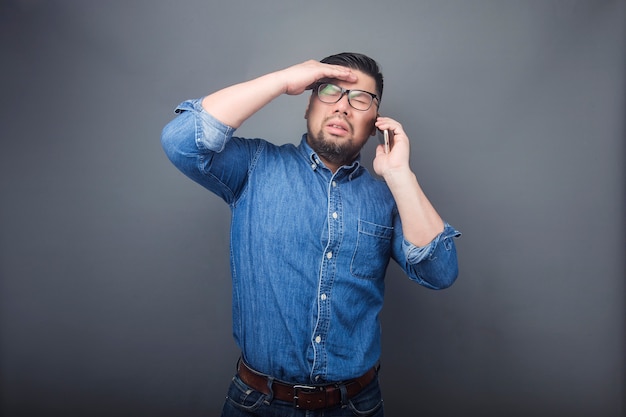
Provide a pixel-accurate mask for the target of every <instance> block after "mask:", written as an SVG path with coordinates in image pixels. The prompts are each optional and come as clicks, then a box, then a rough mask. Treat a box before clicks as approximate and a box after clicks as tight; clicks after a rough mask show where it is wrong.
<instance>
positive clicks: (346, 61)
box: [321, 52, 383, 102]
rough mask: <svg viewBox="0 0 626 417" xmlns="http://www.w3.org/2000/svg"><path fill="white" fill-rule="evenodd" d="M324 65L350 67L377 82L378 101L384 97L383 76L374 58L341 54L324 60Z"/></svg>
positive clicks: (350, 53)
mask: <svg viewBox="0 0 626 417" xmlns="http://www.w3.org/2000/svg"><path fill="white" fill-rule="evenodd" d="M321 62H323V63H324V64H331V65H341V66H342V67H348V68H352V69H355V70H359V71H361V72H363V73H365V74H367V75H369V76H371V77H372V78H374V80H375V81H376V94H377V95H378V101H379V102H380V100H381V99H382V97H383V74H382V72H381V71H380V68H379V66H378V63H377V62H376V61H374V60H373V59H372V58H370V57H368V56H367V55H364V54H359V53H356V52H341V53H339V54H335V55H330V56H327V57H326V58H324V59H322V60H321Z"/></svg>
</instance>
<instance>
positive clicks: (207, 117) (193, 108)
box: [161, 99, 250, 203]
mask: <svg viewBox="0 0 626 417" xmlns="http://www.w3.org/2000/svg"><path fill="white" fill-rule="evenodd" d="M175 111H176V113H177V114H178V115H177V116H176V117H175V118H174V119H172V120H171V121H170V122H169V123H167V125H165V127H164V128H163V131H162V133H161V145H162V147H163V150H164V151H165V154H166V155H167V157H168V158H169V160H170V161H171V162H172V164H173V165H174V166H175V167H176V168H178V169H179V170H180V171H181V172H182V173H183V174H185V175H186V176H187V177H189V178H191V179H192V180H194V181H195V182H197V183H199V184H200V185H202V186H203V187H205V188H207V189H209V190H210V191H212V192H214V193H215V194H217V195H219V196H220V197H222V198H223V199H224V200H225V201H227V202H229V203H230V202H232V201H233V199H234V198H235V194H236V193H237V191H238V190H239V189H240V188H241V187H242V184H243V182H244V180H245V177H246V173H247V163H246V161H247V160H248V159H249V153H250V152H249V150H248V149H247V148H246V147H245V146H231V145H232V144H233V142H235V139H238V138H233V133H234V132H235V129H234V128H232V127H230V126H228V125H225V124H224V123H222V122H220V121H219V120H217V119H216V118H215V117H213V116H212V115H211V114H209V113H207V112H206V111H205V110H204V108H203V107H202V100H201V99H195V100H187V101H184V102H182V103H181V104H179V105H178V106H177V107H176V110H175ZM239 142H241V143H246V141H244V140H239ZM234 161H240V162H241V163H235V162H234Z"/></svg>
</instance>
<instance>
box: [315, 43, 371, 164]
mask: <svg viewBox="0 0 626 417" xmlns="http://www.w3.org/2000/svg"><path fill="white" fill-rule="evenodd" d="M321 62H322V63H325V64H330V65H340V66H343V67H347V68H350V69H351V70H352V71H353V72H354V74H355V75H356V76H357V80H356V82H347V81H342V80H336V79H324V80H320V83H318V84H316V85H315V86H314V87H313V91H312V94H311V98H310V99H309V104H308V106H307V109H306V113H305V119H307V141H308V143H309V145H310V146H311V148H313V150H314V151H315V152H317V154H318V155H319V156H320V158H322V160H323V161H324V162H325V163H326V164H327V165H328V166H329V168H331V169H333V170H334V169H336V168H338V167H339V166H341V165H347V164H350V163H352V161H354V159H355V158H356V157H357V156H358V154H359V152H360V151H361V148H362V147H363V145H365V143H366V142H367V139H368V138H369V136H371V135H375V134H376V128H375V126H374V123H375V122H376V118H377V116H378V106H379V104H380V97H381V95H382V90H383V76H382V74H381V72H380V69H379V67H378V64H377V63H376V61H374V60H373V59H371V58H369V57H367V56H365V55H363V54H357V53H347V52H344V53H340V54H337V55H331V56H329V57H326V58H324V59H323V60H322V61H321ZM347 90H349V91H347ZM372 97H375V98H372ZM364 102H365V105H363V103H364ZM370 102H371V104H370ZM368 104H370V105H369V107H368Z"/></svg>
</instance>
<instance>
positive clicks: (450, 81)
mask: <svg viewBox="0 0 626 417" xmlns="http://www.w3.org/2000/svg"><path fill="white" fill-rule="evenodd" d="M625 16H626V14H625V5H624V2H623V1H608V0H587V1H575V0H571V1H557V0H546V1H539V0H537V1H533V0H529V1H495V0H494V1H483V0H475V1H465V0H458V1H441V0H431V1H421V0H420V1H413V0H411V1H409V0H406V1H400V0H389V1H384V2H382V1H376V2H375V1H361V0H359V1H357V0H346V1H335V2H329V1H315V2H313V1H309V2H304V1H286V0H285V1H276V0H275V1H256V2H252V1H251V2H243V1H240V0H235V1H228V2H216V1H200V0H195V1H192V0H189V1H178V2H174V1H165V0H158V1H147V0H146V1H126V0H116V1H107V2H84V1H82V0H80V1H79V0H74V1H44V0H28V1H27V0H22V1H17V0H12V1H7V0H3V1H1V2H0V55H1V56H2V61H3V63H2V66H1V67H2V76H1V78H0V79H1V81H0V82H1V86H2V88H1V92H2V94H0V103H1V105H2V112H1V113H0V114H1V115H0V126H1V128H0V132H1V135H2V137H1V138H2V148H1V149H2V150H1V152H0V192H1V194H0V198H1V204H0V273H1V275H0V278H1V280H0V414H2V416H11V417H13V416H15V417H18V416H48V415H64V416H79V415H81V416H82V415H89V416H111V415H115V416H140V415H151V416H183V415H184V416H211V415H216V414H217V413H218V410H219V409H220V408H221V404H222V401H223V398H224V395H225V390H226V388H227V385H228V382H229V380H230V377H231V376H232V373H233V371H234V364H235V360H236V358H237V356H238V352H237V349H236V347H235V345H234V343H233V341H232V338H231V330H230V326H231V319H230V277H229V264H228V228H229V212H228V208H227V207H226V205H225V204H224V203H222V202H221V200H219V199H218V198H217V197H215V196H213V195H211V194H209V193H208V192H205V191H204V190H203V189H202V188H201V187H199V186H197V185H196V184H194V183H192V182H191V181H189V180H187V179H186V178H184V177H183V176H182V174H179V173H178V172H177V171H176V169H175V168H174V167H173V166H171V165H170V164H169V162H168V161H167V160H166V158H165V156H164V154H163V152H162V150H161V147H160V142H159V136H160V131H161V128H162V127H163V125H165V123H167V121H169V120H170V119H171V118H172V117H173V112H172V111H173V108H174V106H175V105H176V104H178V103H179V102H180V101H182V100H184V99H187V98H195V97H199V96H202V95H204V94H206V93H208V92H211V91H214V90H216V89H218V88H221V87H224V86H226V85H229V84H232V83H235V82H239V81H243V80H246V79H249V78H252V77H255V76H258V75H261V74H263V73H266V72H269V71H273V70H276V69H280V68H283V67H286V66H288V65H291V64H294V63H297V62H300V61H303V60H306V59H309V58H316V59H320V58H322V57H324V56H326V55H328V54H331V53H335V52H340V51H344V50H354V51H360V52H365V53H367V54H370V55H371V56H373V57H375V58H376V59H377V60H378V61H379V62H380V63H381V64H382V67H383V71H384V73H385V77H386V90H385V97H384V100H383V103H382V108H381V112H382V113H384V114H388V115H390V116H393V117H395V118H397V119H398V120H399V121H401V122H402V123H403V125H404V127H405V130H406V131H407V132H408V133H409V136H410V137H411V139H412V141H413V144H414V146H413V148H412V166H413V167H414V170H415V171H416V173H417V175H418V177H419V179H420V181H421V183H422V185H423V187H424V188H425V190H426V192H427V193H428V195H429V196H430V198H431V199H432V200H433V202H434V204H435V205H436V206H437V207H438V209H439V211H440V212H441V214H442V215H443V216H444V217H445V218H446V219H447V220H448V221H450V222H451V223H452V224H453V225H454V226H456V227H457V228H459V229H460V230H462V231H463V233H464V235H463V237H462V238H461V239H460V240H458V241H457V243H458V248H459V256H460V266H461V274H460V277H459V280H458V281H457V283H456V284H455V285H454V286H453V287H452V288H450V289H448V290H446V291H443V292H433V291H429V290H426V289H424V288H421V287H419V286H417V285H414V284H412V283H411V282H409V281H408V280H407V279H406V278H405V277H403V276H402V275H401V274H400V273H399V270H398V268H397V267H395V266H391V267H390V269H389V274H388V279H387V281H388V284H387V288H388V293H387V298H386V305H385V309H384V315H383V326H384V328H383V333H384V334H383V345H384V346H383V349H384V353H383V361H382V363H383V369H382V377H381V378H382V384H383V392H384V394H385V399H386V404H387V411H388V415H390V416H401V415H424V416H452V415H455V416H456V415H459V416H473V415H481V416H502V415H506V416H620V415H624V390H625V384H624V369H625V366H624V356H625V354H624V351H625V337H624V335H625V326H624V313H625V311H624V306H625V297H624V271H625V262H624V258H625V257H624V249H625V240H624V226H625V225H624V212H625V211H624V202H625V199H624V196H625V187H624V185H625V182H624V173H625V170H624V166H625V165H624V162H625V161H624V159H625V156H624V91H625V88H624V78H625V75H624V74H625V63H626V59H625V53H624V50H625V48H624V43H625V42H624V39H625V38H626V36H625V27H626V25H625V19H624V18H625ZM305 102H306V98H305V97H304V96H299V97H280V98H279V99H277V100H276V101H275V102H274V103H272V104H271V105H270V106H269V107H267V108H265V109H263V110H262V111H261V112H260V113H259V114H257V115H255V116H254V117H253V118H252V119H251V120H250V121H249V122H248V123H247V124H246V125H245V126H244V127H242V129H241V131H240V133H241V134H244V135H255V136H262V137H269V138H275V140H276V142H280V143H283V142H297V141H298V140H299V137H300V134H301V133H302V132H303V129H304V126H305V125H304V119H303V114H304V106H305ZM372 147H373V144H371V145H368V148H367V150H366V151H365V158H366V159H368V160H369V159H371V154H372ZM409 409H410V410H412V411H411V412H408V411H406V410H409Z"/></svg>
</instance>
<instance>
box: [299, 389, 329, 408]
mask: <svg viewBox="0 0 626 417" xmlns="http://www.w3.org/2000/svg"><path fill="white" fill-rule="evenodd" d="M323 389H324V388H323V387H315V386H312V385H294V386H293V406H294V407H295V408H300V404H299V403H298V400H299V398H300V397H299V396H298V393H299V392H302V393H305V394H306V393H312V392H316V391H320V392H321V391H322V390H323Z"/></svg>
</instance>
